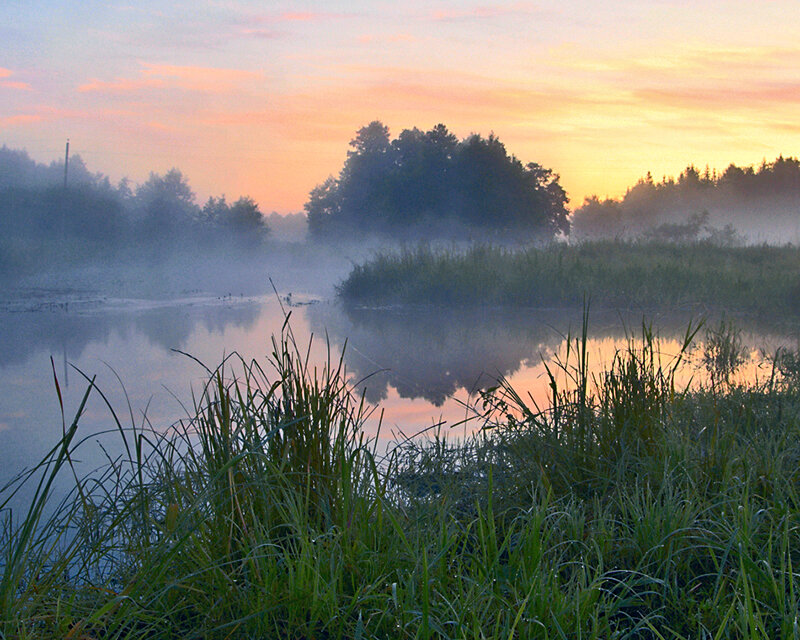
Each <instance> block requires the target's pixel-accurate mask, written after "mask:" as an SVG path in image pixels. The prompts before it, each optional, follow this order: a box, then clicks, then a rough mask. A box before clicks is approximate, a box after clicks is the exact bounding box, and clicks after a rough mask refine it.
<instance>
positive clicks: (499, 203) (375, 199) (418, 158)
mask: <svg viewBox="0 0 800 640" xmlns="http://www.w3.org/2000/svg"><path fill="white" fill-rule="evenodd" d="M350 147H351V148H350V151H349V152H348V154H347V160H346V161H345V163H344V167H343V168H342V170H341V172H340V173H339V177H338V178H335V177H333V176H331V177H329V178H328V179H327V180H326V181H325V182H323V183H322V184H320V185H319V186H317V187H316V188H315V189H314V190H313V191H312V192H311V196H310V199H309V201H308V203H307V204H306V205H305V209H306V212H307V213H308V227H309V232H310V234H311V235H312V236H313V237H316V238H319V237H342V236H343V237H352V235H353V232H354V231H357V232H358V233H360V234H364V233H366V234H374V235H378V236H384V237H389V238H392V239H414V238H419V239H429V238H437V237H440V238H447V239H451V238H474V237H479V238H481V239H483V240H500V241H507V240H510V239H514V240H519V241H530V240H546V239H552V238H553V237H554V236H555V235H557V234H564V235H566V234H567V233H568V232H569V221H568V216H569V211H568V210H567V207H566V205H567V202H568V199H567V195H566V192H565V191H564V189H562V188H561V185H560V184H559V183H558V180H559V176H558V175H557V174H555V173H554V172H553V171H552V170H551V169H546V168H544V167H542V166H541V165H539V164H536V163H534V162H530V163H527V164H523V163H522V162H521V161H520V160H518V159H517V158H516V157H515V156H513V155H511V156H510V155H509V154H508V152H507V151H506V148H505V145H503V143H502V142H500V140H499V139H498V138H497V137H496V136H494V135H493V134H492V135H489V137H488V138H483V137H481V136H480V135H477V134H474V135H471V136H469V137H467V138H466V139H464V140H461V141H459V140H458V139H457V138H456V137H455V136H454V135H453V134H452V133H450V132H449V131H448V130H447V127H446V126H445V125H443V124H439V125H437V126H435V127H433V128H432V129H431V130H430V131H421V130H420V129H417V128H414V129H405V130H403V131H402V132H401V133H400V135H399V136H397V138H395V139H394V140H392V139H391V138H390V136H389V129H388V127H386V126H385V125H384V124H383V123H381V122H380V121H377V120H376V121H374V122H371V123H370V124H368V125H367V126H365V127H362V128H361V129H359V130H358V132H357V133H356V137H355V138H354V139H353V140H352V141H351V142H350Z"/></svg>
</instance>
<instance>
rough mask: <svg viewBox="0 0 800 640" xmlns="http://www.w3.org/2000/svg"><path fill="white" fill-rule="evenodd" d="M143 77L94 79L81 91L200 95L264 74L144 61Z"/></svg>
mask: <svg viewBox="0 0 800 640" xmlns="http://www.w3.org/2000/svg"><path fill="white" fill-rule="evenodd" d="M139 64H140V66H141V67H142V68H141V69H140V71H139V76H137V77H134V78H117V79H115V80H113V81H103V80H99V79H93V80H91V81H89V82H87V83H84V84H82V85H80V86H79V87H78V91H80V92H84V93H87V92H95V91H96V92H105V93H130V92H134V91H139V90H141V89H162V88H173V87H176V88H179V89H184V90H187V91H197V92H200V93H225V92H227V91H231V90H233V89H236V88H237V87H240V86H241V85H243V84H245V83H247V82H252V81H254V80H256V79H257V78H259V77H260V75H261V74H260V73H257V72H255V71H246V70H243V69H221V68H216V67H197V66H177V65H169V64H154V63H149V62H140V63H139Z"/></svg>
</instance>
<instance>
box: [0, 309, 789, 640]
mask: <svg viewBox="0 0 800 640" xmlns="http://www.w3.org/2000/svg"><path fill="white" fill-rule="evenodd" d="M699 330H700V329H699V328H698V327H690V328H689V329H687V332H686V335H685V340H684V349H683V350H682V351H681V352H680V353H678V354H677V355H673V356H669V357H668V356H665V355H663V354H662V353H661V350H660V347H659V341H658V337H657V332H655V331H654V330H653V329H652V328H651V327H649V326H648V325H647V324H643V325H642V327H641V332H640V333H639V334H638V335H637V336H635V337H633V336H632V337H631V339H630V343H629V345H628V347H627V348H626V349H623V350H621V351H620V352H619V353H618V354H617V356H616V357H615V358H614V360H613V363H612V364H611V365H610V367H609V368H608V370H607V371H605V372H603V373H600V374H597V375H592V374H591V373H590V372H591V371H592V369H591V367H590V362H589V360H590V358H591V354H589V353H588V351H587V333H588V330H587V325H586V321H585V322H584V325H583V326H582V327H581V329H580V331H579V332H578V333H577V334H575V335H573V336H569V341H568V342H569V345H570V346H569V348H568V349H566V351H565V353H564V355H563V357H562V359H561V360H559V361H557V362H556V364H554V365H552V366H551V368H550V372H549V373H550V378H549V380H550V385H551V401H550V402H549V403H548V405H547V406H543V407H538V406H536V405H535V404H534V403H533V402H532V401H531V399H530V398H524V397H522V396H521V395H520V394H519V393H517V392H516V391H515V390H514V389H513V388H512V387H511V385H509V384H508V382H507V381H505V380H500V381H499V382H498V385H497V386H496V387H495V388H493V389H490V390H488V391H486V392H485V393H484V394H483V395H482V396H481V397H480V398H479V399H478V401H477V403H476V406H475V409H476V411H479V412H481V415H482V416H483V418H482V419H483V423H482V424H483V427H484V428H483V429H481V430H479V431H478V432H476V433H475V434H474V435H473V436H470V437H468V438H467V439H466V440H461V441H458V440H456V439H453V438H450V437H447V434H446V433H441V432H440V433H436V432H434V433H431V434H429V435H428V436H427V437H420V438H417V439H412V440H406V441H403V442H402V443H399V444H398V445H397V446H396V447H395V448H393V449H392V450H391V451H390V452H389V453H388V454H387V455H386V456H379V455H378V452H377V451H376V448H375V442H374V441H369V440H368V439H367V438H366V437H365V435H364V421H365V419H366V418H367V416H368V411H369V410H368V408H367V407H366V406H365V405H364V403H363V401H362V399H361V398H360V397H359V396H357V395H354V394H353V392H352V390H351V389H350V387H349V386H348V384H347V376H346V372H345V371H344V368H343V365H342V361H341V359H336V358H331V357H329V358H328V360H327V362H325V363H324V364H323V365H321V366H319V367H318V368H314V367H313V366H312V365H311V364H310V363H309V361H308V348H307V347H305V348H304V347H301V346H300V345H297V344H296V342H295V341H294V339H293V337H292V335H291V331H290V328H289V325H288V323H287V325H286V326H285V327H284V331H283V333H282V335H281V336H279V337H276V338H275V339H274V340H273V342H272V354H271V356H270V358H269V363H268V366H263V367H262V365H260V364H258V363H256V362H245V361H243V360H242V359H241V358H237V357H235V356H234V357H231V358H229V359H228V360H226V362H225V363H223V364H222V365H220V367H218V368H216V369H215V370H213V371H209V372H208V383H207V385H206V386H205V387H204V388H203V390H202V391H201V392H200V393H199V395H198V398H197V402H196V409H195V410H194V411H193V412H191V414H190V415H189V416H188V417H187V419H186V420H184V421H183V422H181V423H180V424H178V425H175V426H174V428H173V429H171V430H169V431H166V432H161V433H160V432H156V431H152V430H147V429H142V428H133V427H123V425H122V423H121V421H119V420H118V419H117V416H116V414H115V413H114V412H113V409H112V410H111V411H110V415H111V417H110V420H111V421H112V426H113V427H114V428H116V429H118V431H119V434H120V438H121V440H122V449H123V450H124V451H125V455H124V456H122V457H121V458H119V459H117V460H112V461H111V462H110V463H109V466H108V468H107V469H106V470H105V471H104V472H103V473H102V474H101V475H99V476H98V475H91V476H89V477H86V478H79V477H77V479H76V481H75V489H74V491H73V492H72V493H71V494H70V495H69V496H68V498H67V499H66V500H64V501H63V502H61V503H60V504H59V505H53V506H52V508H49V509H48V497H49V496H51V495H52V486H53V482H54V481H55V480H54V479H55V477H56V476H57V475H58V474H59V473H62V472H64V471H69V469H70V466H71V461H72V460H73V459H74V457H75V455H76V447H78V446H79V445H78V444H77V436H76V434H77V431H78V424H79V417H80V413H81V411H80V408H79V410H78V411H77V417H76V419H75V420H72V421H71V422H70V423H69V426H65V430H64V434H63V438H62V440H61V442H60V443H58V445H57V446H56V447H54V449H53V451H52V452H51V455H50V456H48V458H47V460H46V461H45V462H44V463H43V464H42V465H41V466H40V467H39V468H37V469H34V470H32V471H31V472H30V473H29V474H27V476H26V477H21V478H20V479H19V480H18V482H17V483H16V484H14V485H12V486H9V487H6V488H5V489H4V492H3V502H2V504H3V505H4V506H5V505H7V504H8V499H9V496H10V495H11V493H12V492H13V491H14V490H15V488H18V487H19V486H20V483H23V482H26V481H27V482H33V481H35V482H39V485H38V486H39V491H38V492H37V493H36V498H35V499H34V501H33V503H32V506H31V508H30V510H29V511H28V512H27V514H26V515H25V516H24V517H22V518H20V521H18V522H13V521H12V519H11V518H8V517H7V518H6V519H5V520H4V528H3V530H2V538H0V553H1V555H0V563H2V582H0V633H2V637H4V638H43V637H59V638H61V637H64V638H83V639H88V638H101V637H102V638H138V637H147V638H175V637H181V638H184V637H185V638H261V637H282V638H297V639H301V638H302V639H305V638H429V639H432V638H437V639H438V638H503V639H508V638H573V637H583V638H740V637H750V638H755V637H764V638H776V637H783V638H792V637H798V636H799V635H800V630H799V627H798V617H797V611H798V607H800V582H799V581H800V578H799V577H798V573H797V567H798V566H800V536H799V535H798V532H800V491H799V490H798V487H799V486H800V484H798V483H800V472H798V469H800V444H798V443H800V437H799V436H800V388H798V385H797V378H796V377H794V376H792V375H791V372H792V369H791V367H790V365H791V364H792V363H793V362H794V361H795V360H794V359H793V358H795V359H796V357H797V356H796V354H794V355H793V356H792V357H790V356H789V355H787V354H785V353H784V354H778V355H777V357H776V358H775V362H776V366H775V372H774V375H773V376H771V377H770V378H769V379H768V380H766V381H760V382H751V383H748V384H740V383H735V382H733V378H729V379H728V381H727V382H726V383H725V384H717V383H715V384H710V383H709V384H708V385H701V386H699V387H692V388H691V389H690V388H681V387H680V386H679V385H678V383H677V382H676V380H677V379H678V378H677V376H676V372H677V371H678V370H679V368H680V367H681V366H682V362H683V361H684V360H685V357H686V353H687V351H688V348H689V345H690V344H691V343H692V340H693V339H694V337H695V336H696V335H697V333H698V331H699ZM718 338H719V344H718V347H719V349H718V350H717V352H719V353H729V352H730V348H732V347H733V346H735V331H734V332H731V331H727V332H722V333H720V334H719V336H718ZM726 341H728V344H727V345H726V344H724V343H725V342H726ZM726 349H727V351H726ZM709 362H711V363H712V365H713V360H709ZM723 365H724V362H723ZM720 366H722V365H720ZM783 370H785V371H786V373H782V371H783ZM720 379H721V378H720ZM89 393H101V391H100V390H98V389H96V388H95V387H94V385H93V384H89V387H88V389H87V396H88V394H89ZM84 400H85V399H84ZM80 446H85V445H80Z"/></svg>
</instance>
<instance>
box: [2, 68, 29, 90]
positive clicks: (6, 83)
mask: <svg viewBox="0 0 800 640" xmlns="http://www.w3.org/2000/svg"><path fill="white" fill-rule="evenodd" d="M13 75H14V72H13V71H11V69H5V68H3V67H0V88H3V89H14V90H16V91H33V87H31V85H29V84H28V83H27V82H20V81H18V80H7V78H10V77H11V76H13Z"/></svg>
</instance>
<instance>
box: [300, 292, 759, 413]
mask: <svg viewBox="0 0 800 640" xmlns="http://www.w3.org/2000/svg"><path fill="white" fill-rule="evenodd" d="M308 319H309V323H310V325H311V327H312V329H313V331H314V332H315V333H316V334H318V335H324V333H325V331H327V333H328V335H329V336H330V339H331V342H332V343H335V344H337V345H338V346H341V345H342V344H344V341H345V340H347V350H346V353H345V359H346V363H347V368H348V371H349V372H350V373H351V374H352V376H353V377H354V378H355V379H356V380H361V379H362V378H366V380H365V381H364V383H363V385H362V386H363V388H364V390H365V393H366V398H367V400H368V401H370V402H372V403H378V402H380V401H381V400H383V399H385V398H386V397H387V394H388V390H389V387H390V386H391V387H393V388H395V389H396V390H397V392H398V394H399V395H400V396H401V397H403V398H424V399H426V400H428V401H429V402H432V403H433V404H435V405H437V406H439V405H441V404H442V403H443V402H444V401H445V400H446V398H447V397H448V396H450V395H452V394H453V393H454V392H455V391H456V390H458V389H466V390H473V389H476V388H478V387H487V386H490V385H491V384H493V382H494V381H495V380H496V379H497V378H498V376H500V375H502V376H506V377H509V376H511V375H512V374H514V373H515V372H516V371H517V370H519V369H520V367H522V366H526V365H529V364H538V363H539V361H540V358H541V356H543V355H544V356H548V355H549V354H552V353H553V352H554V351H556V350H558V349H559V348H560V347H561V345H562V343H563V340H564V336H566V335H567V334H568V333H570V332H571V334H572V336H573V337H575V336H576V335H578V334H579V333H580V328H581V323H582V314H581V311H580V310H575V309H571V310H558V309H549V310H531V309H497V308H485V309H469V310H466V309H434V308H416V309H388V310H387V309H383V310H379V309H349V308H343V307H342V306H340V305H333V304H323V305H317V306H315V307H309V309H308ZM643 319H644V321H645V322H646V323H647V324H648V325H650V326H652V328H653V330H654V331H655V332H656V333H657V335H658V336H659V337H660V338H661V339H681V338H682V337H683V335H684V333H685V331H686V328H687V326H688V325H689V323H690V322H692V323H693V325H694V326H696V324H697V322H698V320H699V316H698V314H697V313H692V312H687V311H682V312H675V311H651V312H649V313H646V314H643V313H642V312H641V311H628V312H624V313H621V312H618V311H615V310H597V311H592V312H591V314H590V320H589V331H590V335H589V337H590V338H591V339H603V338H611V339H616V340H624V339H625V338H626V337H632V338H640V337H641V327H642V321H643ZM737 325H738V326H741V327H742V328H745V329H748V330H750V331H752V332H753V333H754V334H756V335H759V334H761V335H764V334H765V333H767V332H769V331H770V330H773V331H774V328H770V327H768V326H765V325H764V323H763V322H762V321H759V320H758V319H757V318H753V317H750V318H740V319H738V320H737Z"/></svg>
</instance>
